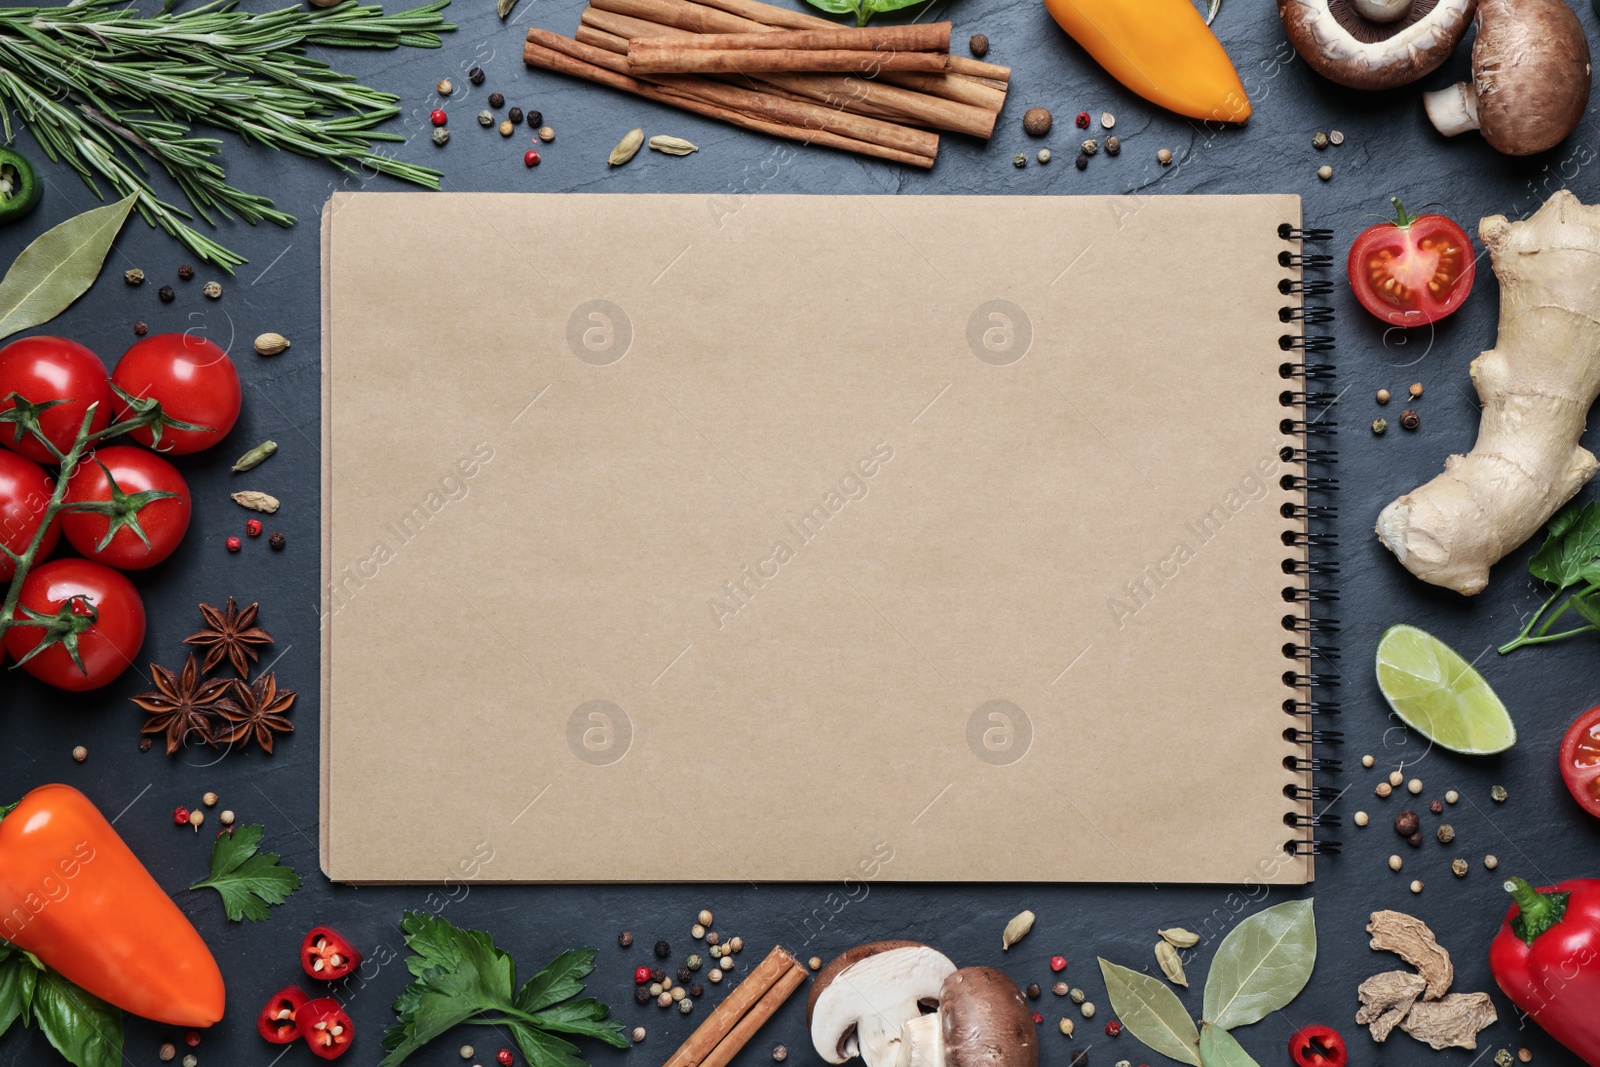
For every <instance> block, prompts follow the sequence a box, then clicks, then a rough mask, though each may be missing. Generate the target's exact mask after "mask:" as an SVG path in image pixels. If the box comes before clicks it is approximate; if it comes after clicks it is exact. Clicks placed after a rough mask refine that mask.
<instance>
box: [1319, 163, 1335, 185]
mask: <svg viewBox="0 0 1600 1067" xmlns="http://www.w3.org/2000/svg"><path fill="white" fill-rule="evenodd" d="M1317 177H1319V178H1321V179H1322V180H1323V181H1325V182H1328V181H1332V180H1333V168H1332V167H1330V166H1328V165H1327V164H1326V163H1324V164H1323V165H1322V166H1320V167H1318V168H1317Z"/></svg>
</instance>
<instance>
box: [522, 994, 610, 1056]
mask: <svg viewBox="0 0 1600 1067" xmlns="http://www.w3.org/2000/svg"><path fill="white" fill-rule="evenodd" d="M610 1014H611V1009H610V1008H608V1007H606V1006H605V1005H604V1004H602V1003H600V1002H599V1001H598V1000H595V999H594V998H593V997H584V998H582V999H581V1000H574V1001H571V1002H570V1003H567V1004H558V1005H556V1006H555V1007H553V1008H546V1009H545V1010H544V1011H539V1012H534V1013H533V1018H534V1019H535V1020H536V1021H537V1022H538V1024H539V1027H540V1028H541V1029H543V1030H552V1031H554V1032H556V1033H561V1034H576V1035H578V1036H579V1037H592V1038H594V1039H595V1040H597V1041H604V1042H605V1043H606V1044H608V1045H611V1046H613V1047H615V1048H627V1047H629V1046H630V1045H631V1044H632V1042H631V1041H629V1040H628V1039H627V1038H626V1037H623V1036H622V1026H621V1024H620V1023H618V1022H617V1021H616V1020H614V1019H610V1020H608V1019H607V1018H606V1016H607V1015H610Z"/></svg>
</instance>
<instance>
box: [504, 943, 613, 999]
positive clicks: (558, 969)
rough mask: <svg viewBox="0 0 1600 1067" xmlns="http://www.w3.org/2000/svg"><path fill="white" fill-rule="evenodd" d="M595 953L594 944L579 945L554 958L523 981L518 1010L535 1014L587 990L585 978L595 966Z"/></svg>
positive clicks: (518, 996)
mask: <svg viewBox="0 0 1600 1067" xmlns="http://www.w3.org/2000/svg"><path fill="white" fill-rule="evenodd" d="M594 954H595V953H594V949H592V948H575V949H572V950H571V951H568V952H563V953H562V954H561V955H559V956H557V957H556V958H555V959H553V960H551V961H550V962H549V964H548V965H546V966H545V969H544V970H542V971H540V972H539V973H538V974H536V975H534V976H533V977H532V978H530V979H528V980H527V981H526V982H524V983H523V985H522V990H521V991H520V992H519V993H517V1010H518V1011H524V1012H528V1013H530V1014H531V1013H533V1012H536V1011H538V1010H539V1009H540V1008H548V1007H549V1006H550V1005H552V1004H557V1003H559V1002H561V1001H563V1000H566V999H567V998H568V997H575V996H577V995H578V994H579V993H581V992H583V981H582V979H584V978H587V977H588V976H589V974H590V972H592V971H593V970H594Z"/></svg>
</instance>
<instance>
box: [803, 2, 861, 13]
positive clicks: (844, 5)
mask: <svg viewBox="0 0 1600 1067" xmlns="http://www.w3.org/2000/svg"><path fill="white" fill-rule="evenodd" d="M806 3H808V4H810V5H811V6H812V7H815V8H820V9H821V10H823V11H826V12H828V14H830V15H859V14H860V13H861V5H860V4H859V3H855V2H853V0H806Z"/></svg>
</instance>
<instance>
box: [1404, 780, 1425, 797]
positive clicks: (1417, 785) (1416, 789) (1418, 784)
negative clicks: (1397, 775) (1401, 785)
mask: <svg viewBox="0 0 1600 1067" xmlns="http://www.w3.org/2000/svg"><path fill="white" fill-rule="evenodd" d="M1406 792H1407V793H1410V794H1411V795H1412V796H1416V795H1418V794H1419V793H1421V792H1422V779H1421V778H1413V779H1411V781H1409V782H1407V783H1406Z"/></svg>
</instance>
